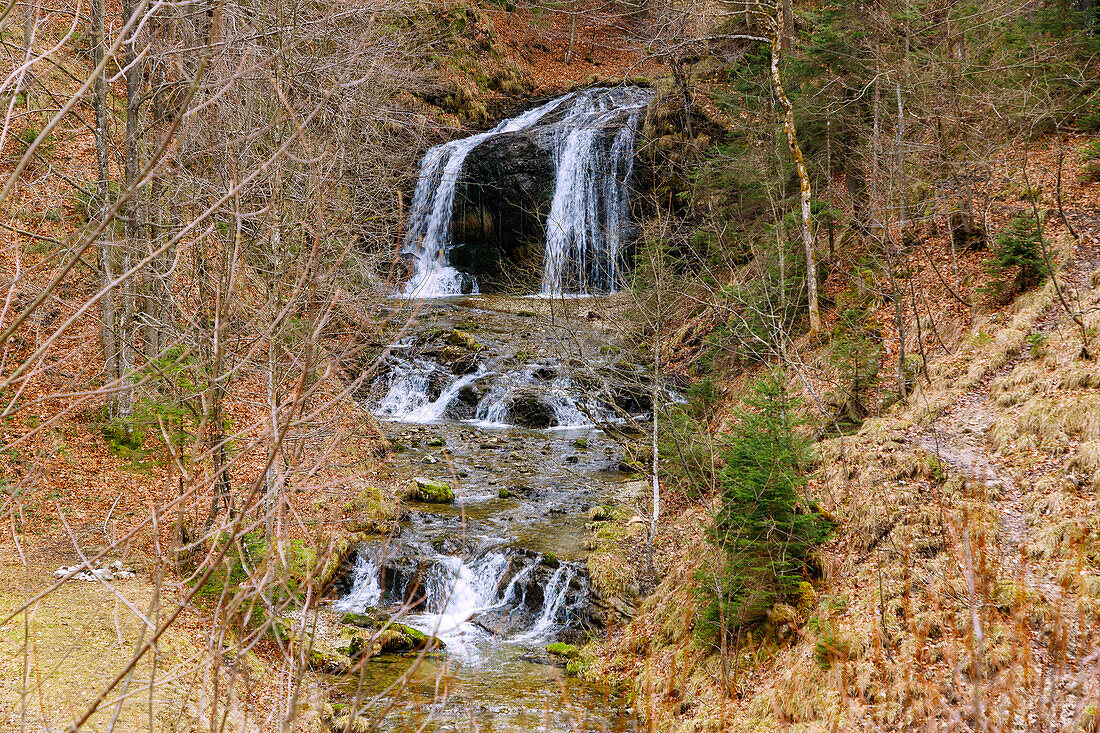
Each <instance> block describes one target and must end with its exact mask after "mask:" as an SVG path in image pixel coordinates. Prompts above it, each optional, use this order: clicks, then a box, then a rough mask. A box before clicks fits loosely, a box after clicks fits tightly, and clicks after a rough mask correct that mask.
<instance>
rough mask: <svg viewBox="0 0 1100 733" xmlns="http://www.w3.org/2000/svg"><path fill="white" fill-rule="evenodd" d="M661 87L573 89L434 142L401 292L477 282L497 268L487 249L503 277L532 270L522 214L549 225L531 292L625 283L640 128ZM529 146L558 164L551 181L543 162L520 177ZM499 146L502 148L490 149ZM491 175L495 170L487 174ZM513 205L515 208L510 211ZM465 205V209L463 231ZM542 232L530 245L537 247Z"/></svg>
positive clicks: (457, 289)
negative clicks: (542, 177)
mask: <svg viewBox="0 0 1100 733" xmlns="http://www.w3.org/2000/svg"><path fill="white" fill-rule="evenodd" d="M652 96H653V92H652V91H651V90H649V89H645V88H638V87H623V88H599V89H586V90H582V91H577V92H571V93H569V94H566V95H564V96H562V97H558V98H557V99H554V100H551V101H549V102H546V103H545V104H542V105H540V106H538V107H536V108H534V109H532V110H529V111H527V112H525V113H523V114H522V115H519V116H518V117H515V118H512V119H509V120H505V121H503V122H501V123H500V124H499V125H497V126H496V127H494V128H493V129H492V130H490V131H488V132H484V133H480V134H477V135H473V136H471V137H468V138H463V139H461V140H454V141H451V142H448V143H445V144H443V145H438V146H436V147H434V148H431V149H430V150H429V151H428V152H427V153H426V154H425V155H424V158H423V160H422V161H421V167H420V178H419V180H418V182H417V186H416V190H415V192H414V195H413V201H412V206H411V212H410V216H409V225H408V232H407V233H406V235H405V240H404V248H403V253H404V254H405V255H408V256H411V257H413V258H415V271H414V273H413V275H412V277H411V278H410V279H409V281H408V283H406V285H405V286H404V288H403V289H402V292H401V294H402V295H404V296H407V297H417V298H434V297H446V296H450V295H460V294H462V293H464V292H477V289H478V277H479V275H483V276H484V277H486V278H488V279H490V280H492V279H494V274H493V273H489V272H487V271H485V267H484V265H482V267H481V268H480V269H479V263H483V262H484V261H488V262H489V263H490V265H492V266H494V268H495V270H496V271H497V272H496V273H495V279H497V280H506V281H513V282H514V279H515V278H518V277H521V276H522V275H523V270H524V267H522V263H520V262H517V261H516V259H517V257H516V256H515V255H514V252H513V250H514V249H516V248H517V247H518V248H519V249H520V250H522V245H519V244H517V243H518V241H519V239H520V232H518V231H514V230H513V229H515V228H517V227H522V226H524V225H517V224H515V221H516V217H517V216H518V218H519V219H520V220H521V221H523V222H526V224H527V225H530V224H535V225H537V226H538V238H539V240H541V241H540V242H539V245H535V246H536V247H537V246H541V249H542V251H541V252H539V251H537V249H536V250H535V251H534V252H533V253H532V254H533V255H534V256H533V257H532V258H531V259H532V260H534V261H533V262H532V264H531V265H530V266H528V268H527V269H529V270H533V269H534V268H535V267H539V268H540V269H541V275H538V274H535V276H534V278H533V280H532V281H531V282H530V285H529V286H528V287H529V289H528V292H530V291H532V290H535V289H537V290H538V291H539V294H541V295H547V296H549V295H564V294H578V295H583V294H595V293H607V292H612V291H614V290H616V289H618V287H619V286H621V284H622V275H623V272H622V271H623V254H624V247H623V243H624V241H625V239H626V238H627V237H626V236H625V231H626V229H627V228H628V226H629V223H630V218H629V193H630V185H629V180H630V176H631V173H632V171H633V157H634V139H635V137H636V134H637V128H638V124H639V121H640V120H641V117H642V115H643V114H644V111H645V108H646V107H647V106H648V104H649V101H650V100H651V99H652ZM518 137H522V139H521V140H520V139H517V138H518ZM483 143H484V144H485V145H483ZM517 148H519V149H520V150H522V151H524V152H527V154H528V155H530V156H531V157H532V159H534V158H536V157H537V158H538V160H537V162H536V163H535V165H542V166H543V169H547V174H548V177H549V178H548V180H547V182H546V184H542V185H541V187H540V185H535V184H532V180H533V179H534V178H536V177H537V176H536V175H535V174H530V175H527V176H526V177H524V176H523V175H522V174H518V177H519V178H520V179H521V180H520V182H519V183H516V182H515V181H514V180H510V179H509V177H510V176H511V177H513V178H514V177H517V174H516V173H515V172H514V171H509V170H502V169H507V168H508V167H509V166H511V167H513V168H514V167H516V166H517V165H519V161H518V160H517V158H516V153H517ZM475 151H476V153H475ZM485 151H489V152H485ZM490 154H494V155H496V156H497V157H496V158H493V159H492V160H490V161H485V160H481V159H479V158H485V157H486V156H488V155H490ZM487 171H488V172H487ZM486 175H488V176H489V177H490V178H492V180H490V181H488V182H486V181H485V180H477V179H478V177H479V176H481V178H482V179H484V178H485V177H486ZM504 179H509V180H508V181H507V186H506V185H505V183H503V182H502V181H503V180H504ZM508 186H511V188H508ZM505 189H506V190H505ZM505 208H507V209H508V211H509V213H508V214H507V216H506V215H504V214H502V213H501V212H502V210H503V209H505ZM456 216H460V217H462V222H461V224H460V225H459V226H458V229H459V232H460V236H459V238H458V239H459V241H457V242H456V241H454V240H455V229H456V222H455V217H456ZM509 217H511V218H509ZM506 219H507V220H506ZM509 223H511V225H512V228H509ZM529 229H530V227H528V229H527V230H525V231H529ZM530 239H531V237H530V236H529V237H528V244H527V245H526V246H527V247H528V250H526V251H530V250H531V249H532V248H533V247H532V245H533V244H534V243H533V242H531V241H530ZM487 250H491V254H489V255H488V256H487V255H486V251H487ZM456 258H457V259H456ZM479 258H481V259H479ZM536 283H537V284H536Z"/></svg>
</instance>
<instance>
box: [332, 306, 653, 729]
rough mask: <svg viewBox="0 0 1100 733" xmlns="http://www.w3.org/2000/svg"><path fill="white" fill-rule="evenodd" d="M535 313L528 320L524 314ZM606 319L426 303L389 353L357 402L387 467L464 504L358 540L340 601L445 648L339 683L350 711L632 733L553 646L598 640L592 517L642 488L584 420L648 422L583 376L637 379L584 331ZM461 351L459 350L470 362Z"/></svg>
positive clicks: (559, 311) (553, 310) (378, 663)
mask: <svg viewBox="0 0 1100 733" xmlns="http://www.w3.org/2000/svg"><path fill="white" fill-rule="evenodd" d="M532 302H533V303H535V304H536V305H535V306H534V307H538V308H539V310H540V312H539V313H538V314H537V315H536V314H535V313H533V312H530V311H527V310H525V308H526V307H532V306H531V305H530V304H531V303H532ZM517 304H518V305H517ZM601 307H602V301H600V300H599V299H590V300H588V301H583V302H582V301H577V300H569V301H564V302H562V301H558V302H551V301H546V300H544V301H525V300H523V299H512V300H511V301H505V299H497V298H493V297H488V296H479V297H466V298H458V299H453V298H452V299H445V300H436V301H433V302H432V303H431V304H430V305H427V306H425V307H424V308H422V309H421V310H420V311H419V312H418V315H417V316H416V320H415V322H414V324H413V325H412V326H411V327H409V328H407V329H406V330H405V333H406V336H405V337H404V338H402V339H400V340H397V341H395V342H393V343H391V344H390V345H389V348H388V356H387V357H386V358H385V360H384V361H383V368H382V371H381V373H380V374H379V376H378V377H377V378H376V380H375V384H374V387H373V390H372V394H371V396H369V397H368V398H367V401H368V404H369V406H370V407H371V409H372V410H374V412H375V414H376V415H378V416H379V418H380V420H381V421H382V425H383V428H384V430H385V431H386V432H387V434H388V436H389V437H390V440H391V442H392V443H393V444H394V445H395V447H396V448H397V449H398V450H399V453H398V458H397V459H396V460H395V461H393V462H391V465H390V466H388V468H387V469H386V470H388V471H391V472H393V473H392V476H393V477H395V478H396V477H400V476H409V475H421V476H425V477H428V478H432V479H439V480H444V481H446V482H448V483H449V484H450V485H452V486H453V487H454V488H455V493H456V497H457V501H456V503H455V504H451V505H433V504H418V503H415V502H414V503H413V504H412V506H411V509H412V511H411V513H410V515H409V517H408V518H407V520H406V521H405V522H403V524H402V528H401V532H400V533H399V535H398V536H395V537H391V538H386V539H379V540H377V541H374V542H370V543H365V544H363V545H361V546H360V548H359V552H358V554H357V556H356V557H355V560H354V564H353V565H352V566H351V567H350V568H349V573H348V577H347V579H346V580H345V582H344V586H343V588H344V590H343V592H342V594H341V595H340V596H339V597H338V598H337V599H336V600H335V601H334V603H333V610H334V611H336V612H345V611H356V612H362V611H365V610H367V609H371V608H380V609H383V610H386V611H388V612H391V613H395V614H397V616H398V617H399V619H400V621H401V622H402V623H405V624H408V625H410V626H413V627H415V628H417V629H420V630H421V631H424V632H425V633H428V634H431V635H434V636H435V637H436V638H438V639H439V640H441V641H442V642H443V643H444V644H445V645H446V651H445V652H443V653H431V654H429V655H427V657H425V658H424V659H422V660H420V661H419V663H418V664H414V660H415V657H412V656H406V657H400V656H395V657H392V658H390V657H387V656H386V655H383V656H382V657H380V658H376V659H372V660H371V661H370V662H368V663H367V665H366V666H367V668H368V674H367V675H366V676H365V678H364V679H363V680H355V681H353V682H349V683H347V685H346V695H347V699H348V700H354V701H355V702H356V704H357V705H358V706H360V707H361V708H362V710H363V711H364V713H363V714H364V715H365V716H367V717H368V718H369V719H371V720H377V721H379V729H380V730H385V731H404V730H409V731H413V730H421V729H423V730H433V731H434V730H438V731H443V730H447V731H450V730H498V731H499V730H504V731H526V730H553V731H575V730H586V731H589V730H591V731H595V730H624V731H625V730H634V729H635V728H636V727H637V723H636V721H635V718H634V715H633V711H631V710H629V709H628V708H627V707H626V704H625V703H624V701H623V700H621V699H619V698H618V697H617V696H616V695H614V694H612V693H611V692H610V691H609V690H607V689H605V688H602V687H601V686H599V685H591V684H587V683H582V682H580V681H578V680H576V679H574V678H569V677H566V676H565V675H564V674H563V671H562V670H561V669H559V668H557V667H555V666H553V664H552V662H553V660H552V659H551V657H550V656H549V655H548V654H547V652H546V650H545V647H546V645H547V644H548V643H550V642H552V641H557V640H565V641H569V642H576V643H579V644H583V643H584V641H585V640H586V639H587V638H590V636H591V635H593V634H595V635H598V634H601V633H605V632H604V631H603V630H602V629H601V628H599V627H598V626H597V625H596V624H595V623H594V621H593V619H594V618H595V617H594V616H592V614H591V608H590V602H591V593H590V587H589V581H588V574H587V569H586V566H585V557H586V555H587V554H588V552H589V550H588V547H589V546H590V545H589V544H588V543H589V542H590V539H591V536H592V532H591V530H590V529H589V528H588V527H587V526H586V523H587V512H588V510H589V508H590V507H592V506H595V505H602V504H606V503H621V504H623V505H629V504H630V502H631V500H632V499H634V498H636V494H637V492H638V491H639V485H640V486H641V490H642V491H644V487H645V484H644V482H641V481H636V480H632V479H633V478H634V477H633V476H632V475H630V474H629V473H624V472H623V471H622V470H621V468H620V462H621V461H622V453H621V450H620V448H619V446H618V444H617V443H615V442H614V441H612V440H611V439H610V438H609V437H608V436H607V435H605V434H604V433H603V432H602V431H601V430H600V429H598V428H597V427H596V426H595V425H594V421H596V420H600V421H619V423H620V424H624V425H625V424H626V423H628V422H629V421H630V419H631V418H632V417H633V418H636V419H638V420H639V421H644V419H645V417H646V413H645V405H644V404H636V403H637V402H638V399H637V397H638V396H637V395H635V401H634V402H631V401H630V400H628V399H624V397H623V394H622V390H624V389H626V391H628V392H629V391H630V390H629V389H628V388H626V387H623V386H622V385H620V384H616V385H613V386H611V387H606V388H604V389H602V390H601V389H600V388H599V386H598V385H597V381H599V380H597V379H595V378H594V377H593V375H597V376H598V375H602V379H603V381H604V382H605V383H606V382H609V381H611V376H613V375H617V376H619V377H623V376H624V375H633V376H634V377H635V378H637V379H639V380H641V379H643V376H642V375H641V374H639V373H637V372H636V368H635V367H631V366H629V365H627V364H625V363H624V361H623V359H622V358H621V357H618V356H615V355H614V352H616V351H617V348H616V347H614V346H610V348H609V345H611V344H612V343H613V338H612V337H611V336H610V333H611V332H610V329H604V331H605V332H601V326H600V325H599V324H600V323H602V321H601V322H598V323H596V324H595V325H593V323H592V321H591V320H590V319H591V317H592V316H591V314H592V313H593V312H594V311H598V310H599V309H600V308H601ZM583 312H587V314H588V318H587V319H586V318H583V317H577V316H578V314H581V313H583ZM578 324H582V325H578ZM459 327H460V328H459ZM456 331H457V332H458V333H459V334H460V335H461V337H460V338H459V337H455V336H454V334H455V333H456ZM565 335H568V339H566V338H565ZM448 339H450V340H448ZM456 340H457V341H463V340H465V343H466V345H467V346H468V347H469V348H466V349H464V350H463V349H458V351H461V352H462V355H463V358H458V359H455V358H454V357H455V353H454V352H455V351H456V349H455V347H453V346H450V344H451V343H452V342H453V341H456ZM566 342H568V345H569V349H568V350H566V349H565V345H566ZM609 352H611V353H609ZM632 370H634V371H632ZM616 389H618V390H619V391H616ZM616 400H617V401H616ZM631 410H633V412H632V411H631ZM517 420H527V421H528V422H531V421H533V422H534V423H537V427H521V426H517V425H516V424H515V422H516V421H517ZM382 478H385V477H382ZM641 537H642V542H644V532H643V533H642V535H641ZM410 665H412V667H413V668H412V669H411V670H410ZM422 726H423V728H422Z"/></svg>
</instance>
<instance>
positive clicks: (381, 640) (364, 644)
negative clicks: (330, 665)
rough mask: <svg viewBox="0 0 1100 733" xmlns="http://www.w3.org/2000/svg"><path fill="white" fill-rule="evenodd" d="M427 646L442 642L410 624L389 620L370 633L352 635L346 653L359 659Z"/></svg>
mask: <svg viewBox="0 0 1100 733" xmlns="http://www.w3.org/2000/svg"><path fill="white" fill-rule="evenodd" d="M429 646H431V647H432V648H443V647H444V644H443V642H442V641H440V640H439V639H436V638H433V637H431V636H428V635H427V634H425V633H424V632H422V631H418V630H417V629H414V628H412V627H411V626H406V625H405V624H398V623H392V622H391V623H390V624H389V625H387V626H385V627H384V628H382V629H380V630H378V631H375V632H373V633H371V634H365V633H360V634H356V635H355V636H354V637H352V640H351V646H350V648H349V650H348V654H349V656H350V657H351V658H352V659H361V658H363V657H367V658H369V657H373V656H375V655H377V654H383V653H393V654H400V653H402V652H415V651H420V650H421V649H424V648H425V647H429Z"/></svg>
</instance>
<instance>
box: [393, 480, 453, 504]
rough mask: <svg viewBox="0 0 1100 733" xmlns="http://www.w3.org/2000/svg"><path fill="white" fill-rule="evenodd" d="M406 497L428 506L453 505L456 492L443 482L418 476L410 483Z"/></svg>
mask: <svg viewBox="0 0 1100 733" xmlns="http://www.w3.org/2000/svg"><path fill="white" fill-rule="evenodd" d="M405 497H406V498H408V499H412V500H414V501H422V502H425V503H427V504H453V503H454V500H455V492H454V491H453V490H452V489H451V487H450V486H449V485H447V484H445V483H443V482H442V481H433V480H431V479H429V478H424V477H422V476H417V477H416V478H414V479H413V480H412V481H411V482H410V483H409V488H408V489H407V490H406V492H405Z"/></svg>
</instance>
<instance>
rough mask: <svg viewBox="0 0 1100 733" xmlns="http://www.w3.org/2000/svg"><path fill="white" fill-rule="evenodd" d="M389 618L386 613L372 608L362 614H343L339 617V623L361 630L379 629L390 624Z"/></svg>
mask: <svg viewBox="0 0 1100 733" xmlns="http://www.w3.org/2000/svg"><path fill="white" fill-rule="evenodd" d="M390 618H391V617H390V615H389V614H388V613H386V612H385V611H379V610H378V609H377V608H374V607H373V606H372V607H370V608H367V609H366V610H364V611H363V612H362V613H345V614H344V615H343V616H341V617H340V623H342V624H348V625H349V626H358V627H359V628H361V629H380V628H382V627H383V626H385V625H386V624H388V623H389V622H390Z"/></svg>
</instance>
